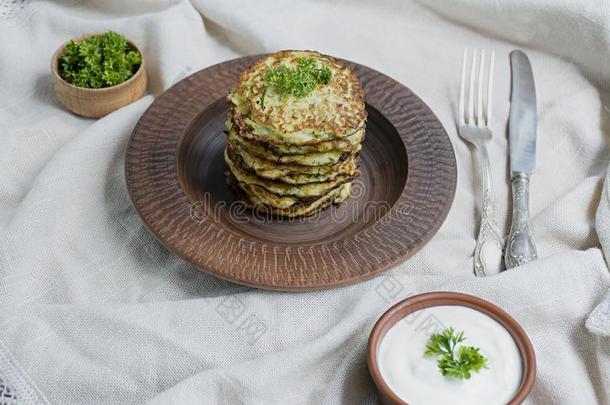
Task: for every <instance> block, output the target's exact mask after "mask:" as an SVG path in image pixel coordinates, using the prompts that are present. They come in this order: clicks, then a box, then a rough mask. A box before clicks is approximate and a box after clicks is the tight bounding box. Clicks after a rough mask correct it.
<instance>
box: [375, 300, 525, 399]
mask: <svg viewBox="0 0 610 405" xmlns="http://www.w3.org/2000/svg"><path fill="white" fill-rule="evenodd" d="M449 326H452V327H453V328H455V330H456V331H464V336H465V337H466V340H465V341H464V342H462V344H464V345H466V346H474V347H478V348H480V351H481V354H483V355H484V356H485V357H487V359H488V368H487V369H481V370H480V371H479V372H478V373H473V374H472V377H470V380H457V379H455V378H451V377H444V376H443V375H442V374H441V373H440V370H439V369H438V366H437V364H436V360H437V358H436V357H432V358H426V357H424V351H425V350H426V344H427V343H428V342H429V340H430V335H431V334H432V333H435V332H440V331H442V330H443V329H445V328H446V327H449ZM458 347H459V345H458ZM377 358H378V363H379V369H380V372H381V376H382V377H383V379H384V381H385V382H386V384H387V385H388V386H389V387H390V389H391V390H392V391H394V393H395V394H396V395H398V397H399V398H400V399H402V400H403V401H405V402H407V403H409V404H410V405H425V404H444V403H447V404H451V405H461V404H464V405H466V404H467V405H478V404H481V405H505V404H507V403H508V401H510V399H511V398H512V397H513V396H514V395H515V394H516V392H517V390H518V388H519V386H520V384H521V377H522V374H523V366H522V363H521V355H520V354H519V349H518V347H517V344H516V343H515V341H514V340H513V338H512V337H511V335H510V334H509V333H508V331H507V330H506V329H505V328H504V327H503V326H502V325H500V324H499V323H498V322H496V321H495V320H493V319H492V318H490V317H489V316H487V315H485V314H483V313H482V312H479V311H476V310H474V309H471V308H468V307H463V306H436V307H430V308H426V309H423V310H420V311H417V312H414V313H412V314H410V315H409V316H407V317H406V318H404V319H402V320H401V321H399V322H398V323H396V324H395V325H394V326H392V328H390V330H388V332H387V334H386V335H385V336H384V338H383V340H382V341H381V344H380V347H379V352H378V356H377Z"/></svg>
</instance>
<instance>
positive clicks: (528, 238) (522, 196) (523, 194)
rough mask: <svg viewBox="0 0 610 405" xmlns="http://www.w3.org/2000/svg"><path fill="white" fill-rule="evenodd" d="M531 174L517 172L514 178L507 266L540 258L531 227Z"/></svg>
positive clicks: (506, 253)
mask: <svg viewBox="0 0 610 405" xmlns="http://www.w3.org/2000/svg"><path fill="white" fill-rule="evenodd" d="M529 183H530V179H529V176H528V175H527V174H525V173H517V174H515V175H514V176H513V178H512V187H513V220H512V223H511V225H510V233H509V234H508V240H507V241H506V252H505V255H504V262H505V264H506V268H507V269H509V268H511V267H517V266H521V265H522V264H525V263H529V262H531V261H532V260H536V259H537V258H538V253H537V252H536V245H534V240H533V239H532V235H531V233H530V227H529Z"/></svg>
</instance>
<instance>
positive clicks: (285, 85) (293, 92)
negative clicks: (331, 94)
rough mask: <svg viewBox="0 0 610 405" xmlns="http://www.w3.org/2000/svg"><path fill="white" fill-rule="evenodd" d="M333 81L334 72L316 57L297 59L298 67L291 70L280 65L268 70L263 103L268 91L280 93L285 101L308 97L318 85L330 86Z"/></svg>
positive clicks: (262, 97)
mask: <svg viewBox="0 0 610 405" xmlns="http://www.w3.org/2000/svg"><path fill="white" fill-rule="evenodd" d="M331 79H332V72H331V71H330V69H329V68H328V67H326V66H324V65H321V66H320V65H319V64H318V60H317V59H316V58H314V57H305V58H299V59H297V65H296V67H294V68H290V67H288V66H286V65H279V66H276V67H273V68H268V69H267V70H266V72H265V84H266V87H265V89H264V90H263V93H262V95H261V102H263V103H264V97H265V94H266V93H267V90H268V89H273V90H274V91H276V92H277V93H279V95H280V98H281V99H282V100H285V99H286V98H287V97H288V96H294V97H306V96H308V95H310V94H311V93H312V92H313V91H314V90H315V89H316V87H317V86H318V85H320V84H328V83H330V80H331Z"/></svg>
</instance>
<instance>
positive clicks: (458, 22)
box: [0, 0, 610, 405]
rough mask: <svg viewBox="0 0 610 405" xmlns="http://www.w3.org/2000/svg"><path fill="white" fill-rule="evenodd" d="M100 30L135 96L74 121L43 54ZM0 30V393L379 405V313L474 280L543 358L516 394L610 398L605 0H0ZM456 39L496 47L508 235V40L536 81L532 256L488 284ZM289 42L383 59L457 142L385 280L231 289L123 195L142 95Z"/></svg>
mask: <svg viewBox="0 0 610 405" xmlns="http://www.w3.org/2000/svg"><path fill="white" fill-rule="evenodd" d="M108 29H112V30H115V31H118V32H120V33H123V34H124V35H126V36H127V37H129V38H130V39H132V40H134V41H135V42H136V43H137V44H138V45H139V46H140V47H141V49H142V50H143V52H144V55H145V58H146V60H147V71H148V74H149V78H150V83H149V88H148V90H149V95H147V96H146V97H144V98H143V99H142V100H140V101H138V102H136V103H134V104H132V105H130V106H128V107H125V108H123V109H121V110H119V111H116V112H115V113H112V114H110V115H108V116H106V117H104V118H102V119H99V120H91V119H84V118H79V117H77V116H75V115H73V114H71V113H69V112H67V111H66V110H65V109H63V108H62V107H61V106H60V105H59V104H58V102H57V100H56V98H55V97H54V94H53V89H52V81H51V76H50V74H49V61H50V58H51V55H52V54H53V52H54V51H55V50H56V48H57V47H58V46H59V45H60V44H61V43H63V42H64V41H65V40H67V39H69V38H72V37H76V36H79V35H81V34H82V33H86V32H100V31H105V30H108ZM0 38H1V39H0V403H2V401H3V400H4V401H5V403H19V404H34V403H36V404H38V403H53V404H81V403H82V404H93V403H96V404H98V403H99V404H117V403H125V404H128V403H129V404H131V403H143V402H149V403H151V404H168V403H176V404H189V403H193V404H195V403H197V404H201V403H205V404H208V403H209V404H215V403H227V404H235V403H244V404H288V403H295V404H296V403H299V404H300V403H303V404H318V403H325V404H326V403H374V402H375V398H376V397H375V391H374V387H373V384H372V381H371V379H370V377H369V376H368V373H367V369H366V361H365V347H366V343H367V338H368V334H369V332H370V330H371V328H372V326H373V324H374V322H375V320H376V319H377V318H378V317H379V316H380V315H381V314H382V313H383V311H384V310H385V309H387V308H388V307H389V306H390V305H391V304H393V303H395V302H397V301H398V300H400V299H403V298H405V297H407V296H409V295H413V294H416V293H420V292H425V291H432V290H455V291H464V292H468V293H472V294H476V295H479V296H481V297H483V298H485V299H488V300H490V301H492V302H494V303H496V304H497V305H499V306H501V307H502V308H504V309H505V310H506V311H508V312H509V313H510V314H512V315H513V316H514V317H515V318H516V319H517V320H518V321H519V322H520V323H521V324H522V325H523V326H524V328H525V329H526V330H527V332H528V334H529V336H530V337H531V339H532V341H533V343H534V346H535V348H536V354H537V357H538V366H539V371H538V378H537V382H536V385H535V387H534V390H533V392H532V394H531V396H530V398H529V399H528V401H527V402H528V403H530V404H566V405H567V404H569V405H572V404H585V405H586V404H608V403H609V401H610V399H609V397H608V390H609V387H610V325H609V323H610V321H609V318H610V298H608V301H607V302H606V303H605V304H601V305H600V303H602V302H603V297H604V295H605V293H606V291H607V290H608V287H609V286H610V276H609V274H608V267H607V264H606V261H605V260H604V255H603V253H602V247H603V249H604V251H605V253H606V255H607V254H609V253H610V208H609V201H610V200H609V196H608V193H610V187H608V186H607V187H606V188H605V189H603V184H604V178H605V175H606V168H607V167H608V145H607V144H608V133H609V132H610V114H609V111H608V105H609V93H608V86H607V85H608V83H610V5H609V3H608V2H606V1H602V0H599V1H582V0H562V1H555V0H544V1H532V0H507V1H502V2H500V1H485V0H458V1H452V2H448V1H441V0H422V1H420V2H419V3H417V2H413V1H406V0H400V1H398V0H396V1H391V0H386V1H378V2H366V1H363V0H362V1H351V2H347V1H332V2H331V1H322V0H308V1H305V0H302V1H271V0H264V1H256V2H248V1H239V0H227V1H209V0H193V2H192V3H190V2H188V1H178V0H176V1H169V0H167V1H161V0H149V1H141V2H135V1H124V0H122V1H120V0H105V1H96V2H90V3H87V2H85V1H80V0H66V1H60V2H43V1H40V2H35V1H4V2H0ZM464 47H478V48H485V49H493V50H495V52H496V79H497V80H496V84H495V95H494V101H493V102H494V114H493V129H494V138H493V140H492V141H491V143H490V144H489V151H490V155H491V159H492V162H493V175H494V180H495V193H496V197H497V200H498V214H499V216H500V218H501V226H502V228H503V230H504V232H507V227H508V226H507V225H508V221H509V206H510V191H509V184H508V166H507V139H506V132H505V130H506V123H507V118H508V110H509V89H510V71H509V59H508V54H509V52H510V50H511V49H513V48H515V47H521V48H523V49H524V50H525V51H526V52H527V53H528V55H529V56H530V59H531V61H532V64H533V69H534V74H535V78H536V86H537V93H538V109H539V113H538V118H539V138H538V161H537V172H536V174H535V175H534V177H533V179H532V184H531V187H532V192H531V213H532V230H533V232H534V235H535V237H536V241H537V245H538V250H539V255H540V257H541V258H542V259H541V260H539V261H537V262H535V263H532V264H530V265H527V266H523V267H521V268H517V269H513V270H510V271H508V272H505V273H502V274H500V275H498V276H493V277H489V278H485V279H480V278H475V277H474V276H473V274H472V252H473V249H474V244H475V236H476V228H477V213H476V211H475V208H474V207H475V202H476V201H477V196H478V194H477V193H476V190H478V188H477V184H476V180H475V179H476V178H477V176H476V173H475V169H476V166H474V161H473V157H472V153H471V150H470V149H469V147H468V146H467V145H466V144H465V143H464V142H463V141H461V140H460V139H459V137H458V135H457V132H456V127H455V111H456V109H457V97H458V91H459V89H458V87H459V76H460V68H461V62H462V61H461V58H462V54H463V50H464ZM286 48H293V49H316V50H320V51H321V52H324V53H329V54H332V55H336V56H339V57H342V58H346V59H350V60H354V61H357V62H359V63H362V64H365V65H368V66H370V67H372V68H374V69H377V70H379V71H381V72H383V73H385V74H388V75H389V76H391V77H393V78H395V79H397V80H399V81H400V82H402V83H404V84H405V85H407V86H408V87H410V88H411V89H412V90H413V91H414V92H415V93H417V94H418V95H419V96H420V97H421V98H422V99H423V100H424V101H426V102H427V103H428V105H430V106H431V108H432V109H433V110H434V112H435V113H436V114H437V115H438V117H439V119H440V120H441V121H442V123H443V125H444V126H445V128H446V129H447V132H448V134H449V137H450V138H451V141H452V143H453V146H454V148H455V152H456V158H457V165H458V188H457V194H456V197H455V201H454V203H453V207H452V209H451V212H450V214H449V217H448V218H447V220H446V222H445V224H444V225H443V227H442V229H441V230H440V232H439V233H438V234H437V235H436V236H435V238H434V239H433V240H432V241H431V242H430V243H429V244H428V245H427V246H426V247H425V248H424V249H423V250H422V251H421V252H420V253H418V254H417V255H416V256H415V257H413V258H412V259H411V260H409V261H408V262H406V263H404V264H402V265H400V266H398V267H397V268H396V269H394V270H393V271H391V272H390V273H388V274H387V275H385V276H382V277H378V278H376V279H373V280H370V281H368V282H364V283H361V284H358V285H354V286H350V287H346V288H341V289H337V290H330V291H321V292H312V293H299V294H294V293H277V292H266V291H261V290H255V289H249V288H245V287H242V286H238V285H234V284H231V283H227V282H224V281H221V280H218V279H216V278H214V277H212V276H209V275H206V274H205V273H203V272H200V271H198V270H197V269H195V268H193V267H192V266H190V265H188V264H186V263H185V262H183V261H182V260H180V259H178V258H177V257H176V256H175V255H173V254H172V253H171V252H168V251H167V250H166V249H164V248H163V247H162V246H161V245H160V244H159V243H158V242H157V241H156V240H155V239H154V237H152V236H151V235H150V234H149V233H148V231H147V230H146V229H145V228H144V226H143V224H142V223H141V221H140V219H139V218H138V217H137V215H136V213H135V211H134V209H133V208H132V206H131V203H130V201H129V197H128V194H127V191H126V187H125V180H124V177H123V165H124V155H125V148H126V144H127V141H128V138H129V135H130V132H131V130H132V129H133V127H134V125H135V123H136V122H137V120H138V118H139V117H140V115H141V114H142V113H143V112H144V110H145V109H146V108H147V107H148V106H149V105H150V103H151V102H152V101H153V99H154V97H155V96H157V95H159V94H160V93H161V92H162V91H163V90H164V89H167V88H168V87H169V86H170V85H171V84H172V83H174V82H176V81H178V80H180V79H181V78H183V77H185V76H187V75H189V74H191V73H194V72H195V71H197V70H199V69H202V68H204V67H206V66H208V65H211V64H214V63H217V62H221V61H224V60H227V59H230V58H233V57H237V56H240V55H245V54H252V53H258V52H265V51H275V50H279V49H286ZM602 190H603V191H602ZM600 201H601V204H600ZM598 206H600V209H599V212H597V208H598ZM596 213H597V217H596ZM596 218H597V226H596ZM598 305H599V306H598ZM596 306H597V309H595V308H596ZM594 309H595V311H594ZM592 311H594V312H593V315H591V316H590V314H591V313H592ZM589 316H590V319H589V320H588V321H587V319H588V318H589ZM15 397H16V398H17V399H16V400H14V398H15ZM11 398H13V399H11ZM10 401H13V402H10ZM15 401H16V402H15Z"/></svg>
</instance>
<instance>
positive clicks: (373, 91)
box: [125, 56, 457, 290]
mask: <svg viewBox="0 0 610 405" xmlns="http://www.w3.org/2000/svg"><path fill="white" fill-rule="evenodd" d="M259 57H260V56H259ZM257 58H258V57H256V56H249V57H244V58H240V59H235V60H231V61H228V62H224V63H221V64H218V65H214V66H211V67H209V68H207V69H204V70H201V71H199V72H197V73H195V74H193V75H191V76H189V77H187V78H186V79H184V80H182V81H180V82H179V83H177V84H176V85H174V86H173V87H171V88H170V89H169V90H167V91H166V92H165V93H163V94H162V95H161V96H159V97H158V98H157V99H156V100H155V102H154V103H153V104H152V105H151V106H150V107H149V108H148V110H146V112H145V113H144V114H143V115H142V117H141V118H140V121H139V122H138V124H137V125H136V127H135V129H134V131H133V134H132V137H131V140H130V142H129V146H128V149H127V157H126V162H125V172H126V177H127V187H128V188H129V193H130V195H131V199H132V202H133V205H134V206H135V208H136V210H137V211H138V213H139V214H140V216H141V217H142V220H143V221H144V223H145V224H146V226H147V227H148V228H149V229H150V231H151V232H152V233H153V234H155V235H156V237H157V238H158V239H159V240H160V241H161V242H162V243H163V244H164V245H165V246H167V247H168V248H169V249H171V250H172V251H174V252H175V253H176V254H178V255H179V256H180V257H182V258H183V259H185V260H187V261H189V262H190V263H192V264H194V265H195V266H197V267H199V268H200V269H202V270H204V271H207V272H209V273H211V274H214V275H215V276H218V277H220V278H223V279H226V280H230V281H233V282H236V283H240V284H245V285H249V286H253V287H258V288H265V289H273V290H311V289H321V288H330V287H337V286H342V285H346V284H350V283H355V282H358V281H362V280H365V279H368V278H370V277H373V276H374V275H376V274H379V273H381V272H383V271H385V270H388V269H390V268H391V267H392V266H394V265H396V264H398V263H400V262H402V261H404V260H405V259H407V258H409V257H410V256H412V255H413V254H415V253H416V252H417V251H418V250H419V249H421V248H422V247H423V246H424V245H425V244H426V243H427V242H428V241H429V240H430V239H431V238H432V236H434V234H435V233H436V232H437V230H438V229H439V228H440V226H441V225H442V223H443V221H444V220H445V218H446V216H447V214H448V212H449V208H450V207H451V203H452V201H453V196H454V193H455V187H456V175H457V173H456V171H457V169H456V162H455V156H454V153H453V148H452V146H451V142H450V141H449V138H448V136H447V134H446V133H445V131H444V129H443V127H442V125H441V123H440V122H439V121H438V119H437V118H436V117H435V116H434V114H433V113H432V111H430V109H429V108H428V107H427V106H426V104H424V102H422V101H421V100H420V99H419V98H418V97H417V96H416V95H415V94H413V93H412V92H411V91H410V90H409V89H408V88H406V87H405V86H403V85H401V84H400V83H398V82H396V81H394V80H392V79H391V78H389V77H387V76H385V75H383V74H381V73H379V72H377V71H375V70H372V69H369V68H367V67H365V66H362V65H358V64H355V63H350V62H348V63H350V65H351V66H352V68H353V70H354V72H355V73H356V75H357V76H358V77H359V79H360V80H361V82H362V86H363V89H364V93H365V96H366V102H367V110H368V114H369V118H368V124H367V131H366V138H365V141H364V145H363V148H362V152H361V154H360V156H361V168H360V170H361V174H360V176H359V178H358V180H357V182H356V184H355V186H354V190H353V192H352V197H351V198H350V199H348V200H347V201H346V202H345V203H343V204H341V205H340V206H338V207H331V208H330V209H327V210H325V211H323V212H321V213H320V214H317V215H314V216H312V217H309V218H305V219H300V220H287V219H280V218H267V217H264V216H263V215H261V214H257V213H252V212H251V211H248V210H246V209H244V207H243V205H241V204H239V203H236V199H235V196H234V195H233V193H232V192H231V191H230V190H229V188H228V187H227V185H226V182H225V176H224V173H225V171H226V170H227V167H226V165H225V163H224V160H223V150H224V148H225V135H224V133H223V131H224V125H225V120H226V112H227V106H226V102H225V96H226V95H227V93H228V91H229V89H230V88H231V86H233V84H234V83H235V82H236V81H237V79H238V77H239V75H240V73H241V72H242V71H243V70H244V69H245V68H246V67H248V66H249V65H250V64H252V63H253V62H254V61H255V60H256V59H257Z"/></svg>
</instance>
